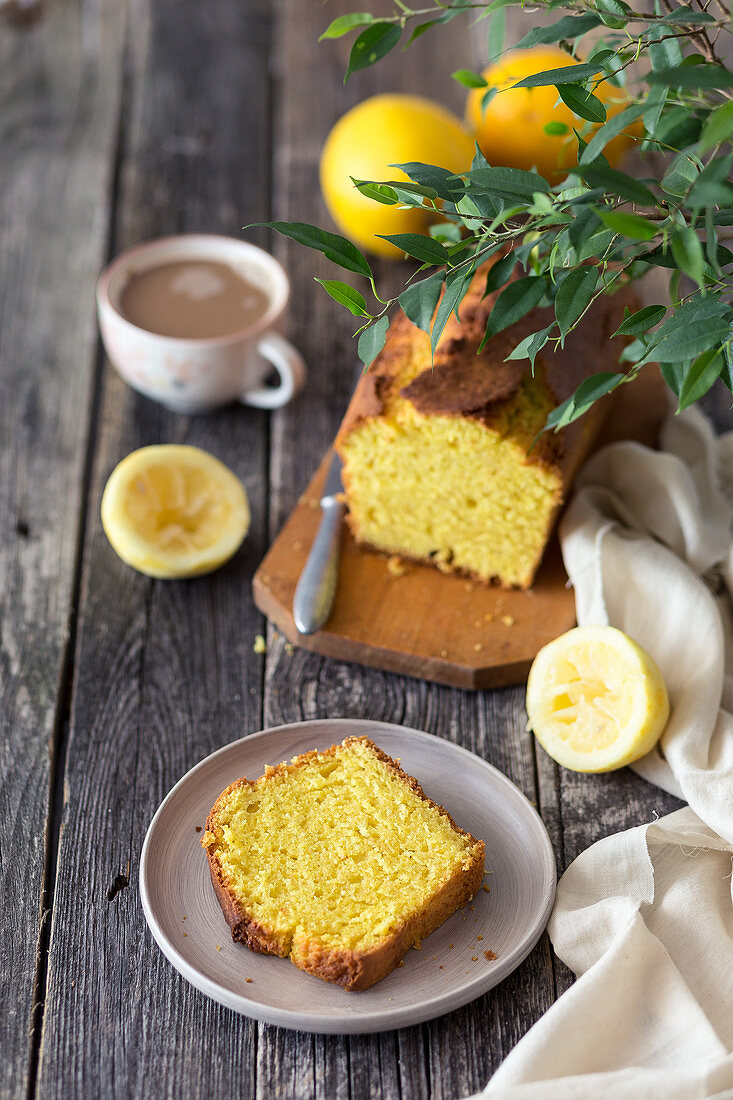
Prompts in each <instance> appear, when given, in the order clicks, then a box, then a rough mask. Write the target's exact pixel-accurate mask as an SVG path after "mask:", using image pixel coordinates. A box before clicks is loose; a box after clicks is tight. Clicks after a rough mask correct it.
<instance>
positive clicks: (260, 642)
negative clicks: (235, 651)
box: [252, 634, 267, 653]
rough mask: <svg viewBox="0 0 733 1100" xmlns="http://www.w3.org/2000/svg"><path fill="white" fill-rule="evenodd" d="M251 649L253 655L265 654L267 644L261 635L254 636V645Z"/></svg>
mask: <svg viewBox="0 0 733 1100" xmlns="http://www.w3.org/2000/svg"><path fill="white" fill-rule="evenodd" d="M252 649H253V651H254V652H255V653H267V642H266V641H265V639H264V636H263V635H262V634H256V635H255V644H254V645H253V646H252Z"/></svg>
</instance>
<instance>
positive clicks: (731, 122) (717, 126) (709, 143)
mask: <svg viewBox="0 0 733 1100" xmlns="http://www.w3.org/2000/svg"><path fill="white" fill-rule="evenodd" d="M731 138H733V100H728V102H727V103H723V104H721V106H720V107H716V108H715V110H714V111H712V112H711V113H710V114H709V115H708V117H707V119H706V121H705V125H704V126H703V128H702V134H701V135H700V152H701V153H707V151H708V149H712V148H713V146H714V145H720V144H721V143H722V142H724V141H730V140H731Z"/></svg>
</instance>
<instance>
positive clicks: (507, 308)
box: [478, 275, 547, 351]
mask: <svg viewBox="0 0 733 1100" xmlns="http://www.w3.org/2000/svg"><path fill="white" fill-rule="evenodd" d="M546 290H547V279H546V278H545V277H544V276H543V275H527V276H525V277H524V278H523V279H517V280H516V282H514V283H509V285H508V286H505V287H504V289H503V290H502V291H501V292H500V294H499V296H498V298H497V299H496V301H495V302H494V308H493V309H492V311H491V313H490V314H489V320H488V323H487V325H486V331H485V332H484V335H483V339H482V340H481V343H480V345H479V349H478V350H479V351H481V349H482V348H483V347H484V346H485V344H486V341H487V340H490V339H491V337H492V336H496V334H497V333H499V332H503V330H504V329H505V328H509V326H510V325H513V324H516V322H517V321H519V320H521V318H522V317H524V316H525V315H526V314H527V313H529V311H530V310H532V309H534V307H535V306H536V305H537V304H538V303H539V301H540V299H541V298H542V296H543V294H544V293H545V291H546Z"/></svg>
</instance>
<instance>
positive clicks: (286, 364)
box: [241, 332, 306, 409]
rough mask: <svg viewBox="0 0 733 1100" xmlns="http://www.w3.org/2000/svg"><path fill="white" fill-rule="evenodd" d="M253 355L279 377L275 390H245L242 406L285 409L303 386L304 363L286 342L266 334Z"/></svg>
mask: <svg viewBox="0 0 733 1100" xmlns="http://www.w3.org/2000/svg"><path fill="white" fill-rule="evenodd" d="M257 351H258V352H259V354H260V355H261V356H262V358H263V359H267V361H268V363H272V365H273V367H274V368H275V370H276V371H277V373H278V374H279V375H280V385H279V386H260V387H259V389H255V390H247V392H246V393H243V394H242V396H241V400H242V401H243V402H244V404H245V405H254V407H255V408H256V409H279V408H280V406H281V405H287V403H288V401H290V400H291V399H292V398H293V397H295V395H296V394H297V393H300V391H301V390H302V388H303V386H304V385H305V378H306V367H305V360H304V359H303V356H302V355H301V354H300V352H299V351H298V350H297V348H294V347H293V345H292V344H291V343H290V341H289V340H286V339H285V337H284V336H280V335H279V334H278V333H276V332H268V334H267V336H263V337H262V339H261V340H260V341H259V343H258V344H257Z"/></svg>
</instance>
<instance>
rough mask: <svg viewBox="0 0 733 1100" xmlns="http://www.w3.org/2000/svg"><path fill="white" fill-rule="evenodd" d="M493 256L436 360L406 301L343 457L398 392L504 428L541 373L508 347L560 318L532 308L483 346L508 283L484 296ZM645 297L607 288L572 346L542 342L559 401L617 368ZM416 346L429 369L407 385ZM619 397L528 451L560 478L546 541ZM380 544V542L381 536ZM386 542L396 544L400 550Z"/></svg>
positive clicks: (360, 388) (425, 411) (424, 410)
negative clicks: (625, 333)
mask: <svg viewBox="0 0 733 1100" xmlns="http://www.w3.org/2000/svg"><path fill="white" fill-rule="evenodd" d="M492 262H493V261H492ZM490 266H491V264H487V265H484V266H483V267H481V268H480V269H479V271H478V272H477V273H476V274H475V276H474V277H473V279H472V281H471V285H470V287H469V290H468V292H467V294H466V296H465V298H464V301H463V303H462V305H461V307H460V318H461V320H460V322H458V321H457V320H456V318H455V315H454V314H452V315H451V317H450V319H449V321H448V323H447V324H446V326H445V329H444V331H443V334H442V336H441V339H440V341H439V344H438V347H437V349H436V353H435V357H434V361H433V363H432V365H431V361H430V341H429V337H428V336H427V334H426V333H424V332H422V331H421V330H420V329H418V328H417V327H416V326H415V325H413V324H412V322H411V321H410V320H409V319H408V318H407V316H406V315H405V314H404V312H403V311H402V310H399V311H398V312H397V313H396V315H395V316H394V318H393V320H392V322H391V324H390V327H389V330H388V333H387V339H386V343H385V346H384V348H383V350H382V352H381V353H380V355H379V356H377V358H376V359H375V361H374V363H373V364H372V366H371V367H370V368H369V370H368V371H367V372H365V373H364V374H363V375H362V376H361V378H360V380H359V383H358V384H357V387H356V389H355V392H354V394H353V396H352V399H351V402H350V404H349V407H348V409H347V411H346V415H345V417H344V419H343V422H342V424H341V427H340V429H339V431H338V434H337V436H336V441H335V449H336V451H337V452H338V453H339V454H340V455H341V457H342V458H345V453H344V444H345V442H346V441H347V440H348V437H349V436H350V434H351V433H352V432H353V431H354V430H355V429H356V428H357V427H358V426H359V425H360V424H362V423H364V422H365V421H367V420H371V419H374V418H379V417H380V416H382V414H383V413H384V411H385V408H386V407H387V405H388V403H389V401H390V399H392V398H394V397H396V396H399V397H401V398H403V399H405V400H407V401H408V402H409V403H410V404H411V405H412V406H413V407H414V408H415V409H416V410H417V412H418V413H420V414H422V415H424V416H447V417H456V418H462V419H464V420H468V421H474V422H477V423H479V424H481V425H483V426H484V427H486V428H487V429H489V430H491V429H492V428H496V429H497V430H499V431H500V430H501V424H502V417H503V416H504V414H505V411H506V408H507V406H508V405H510V404H511V403H512V402H513V401H515V400H516V399H517V396H518V394H519V391H520V388H521V387H522V386H523V385H525V384H527V382H528V380H530V379H531V374H532V372H531V367H530V364H529V361H528V360H526V359H525V360H511V361H509V362H507V361H506V359H507V356H508V355H509V354H510V353H511V352H512V351H513V350H514V348H515V347H517V345H518V344H519V343H520V342H521V341H522V340H523V339H524V338H525V337H526V336H528V335H530V334H531V333H533V332H537V331H539V330H540V329H542V328H545V327H547V326H549V325H550V324H551V323H552V322H553V321H554V309H553V308H552V307H547V308H545V309H536V310H533V311H532V312H531V313H530V314H528V315H527V316H525V317H523V318H522V319H521V320H520V321H519V322H517V323H516V324H515V325H512V326H510V327H509V328H507V329H505V330H504V331H502V332H500V333H498V334H497V335H496V336H494V337H492V338H491V339H490V340H489V341H487V343H486V346H485V347H484V348H483V350H482V351H481V352H480V353H478V354H477V349H478V347H479V344H480V342H481V339H482V337H483V333H484V330H485V328H486V322H487V320H488V317H489V314H490V313H491V310H492V309H493V306H494V303H495V301H496V298H497V296H498V293H499V291H494V292H492V293H491V294H489V295H487V296H486V297H483V292H484V289H485V285H486V275H487V272H488V269H489V267H490ZM638 304H639V303H638V301H637V299H636V297H635V295H634V294H633V292H632V291H631V290H630V289H628V288H625V289H622V290H620V291H619V292H618V293H616V294H615V295H613V296H604V297H601V298H600V299H599V300H598V301H597V302H595V303H594V305H593V306H592V307H591V309H590V311H589V314H588V316H587V317H586V318H585V319H584V321H583V324H582V325H580V326H579V327H578V328H577V329H575V330H574V331H572V332H571V333H569V334H568V336H567V338H566V340H565V347H564V348H563V349H561V350H560V352H559V353H558V354H555V353H554V352H553V351H552V349H551V348H548V346H545V348H543V349H541V351H540V352H539V353H538V355H537V357H536V361H535V376H536V377H537V378H538V380H539V382H540V384H541V385H544V386H545V387H546V389H547V390H548V391H549V394H550V396H551V398H552V402H553V404H554V405H559V404H561V403H562V402H563V401H565V400H566V399H567V398H568V397H569V396H570V395H571V394H572V393H573V392H574V391H575V390H576V389H577V387H578V386H579V385H580V383H581V382H582V381H583V380H584V379H585V378H586V377H588V376H589V375H591V374H595V373H597V372H600V371H614V370H616V369H618V356H619V353H620V350H621V348H622V344H621V342H620V341H619V342H612V341H611V340H610V337H611V335H612V334H613V333H614V332H615V331H616V329H617V328H618V326H619V325H620V324H621V321H622V320H623V315H624V307H629V308H630V309H632V310H634V309H637V308H638ZM416 356H417V357H419V358H420V359H422V360H423V361H424V362H425V367H424V369H422V370H419V371H418V372H417V373H416V374H415V376H414V377H412V379H411V380H410V381H409V382H408V384H407V385H401V381H400V380H401V377H402V376H403V370H404V365H405V363H406V362H409V360H410V359H411V358H412V359H414V358H415V357H416ZM612 405H613V395H611V396H610V397H607V398H605V399H603V400H601V401H599V402H596V404H595V405H593V407H592V408H591V409H590V410H589V411H588V412H587V413H586V414H585V415H584V416H583V417H581V418H580V419H579V420H576V421H574V422H573V423H572V424H569V425H568V426H567V427H565V428H564V429H562V431H560V432H558V433H554V432H547V433H544V434H543V435H541V436H540V437H539V438H538V439H537V441H536V443H535V445H534V447H533V448H532V450H531V451H530V452H529V453H527V455H526V462H527V464H529V465H535V466H537V467H540V468H542V469H544V470H547V471H549V472H551V473H553V474H554V475H556V477H557V478H558V481H559V486H558V491H557V496H556V502H555V508H554V512H553V514H552V515H551V516H550V518H549V522H548V524H547V530H546V532H545V536H546V537H545V542H546V541H547V539H549V536H550V533H551V531H552V528H553V526H554V522H555V520H556V518H557V514H558V512H559V510H560V508H561V506H562V503H563V500H564V496H565V493H566V491H567V489H568V487H569V485H570V483H571V482H572V480H573V478H574V477H575V474H576V472H577V470H578V469H579V467H580V465H581V464H582V462H583V461H584V459H585V458H586V457H587V455H588V453H589V451H590V448H591V447H592V445H593V442H594V440H595V438H596V436H597V434H598V431H599V429H600V427H601V426H602V423H603V421H604V420H605V418H606V416H607V414H608V413H609V411H610V409H611V408H612ZM343 477H344V485H345V488H346V495H347V498H348V495H349V470H348V464H345V467H344V473H343ZM348 520H349V523H350V526H351V527H352V531H353V532H354V535H355V537H356V538H357V540H359V541H366V540H365V539H363V538H362V537H361V536H360V532H359V530H358V529H357V528H356V526H355V524H354V522H353V520H352V518H351V516H349V517H348ZM376 549H381V548H380V547H379V546H377V547H376ZM384 549H385V550H386V551H387V552H390V553H391V552H397V551H396V550H388V549H387V548H386V547H385V548H384ZM543 550H544V547H542V548H541V549H540V552H539V554H538V555H537V559H536V561H535V564H534V570H536V568H537V567H538V565H539V561H540V559H541V557H542V552H543ZM399 553H400V555H401V556H402V557H405V558H409V557H410V556H411V555H410V554H409V553H408V552H406V551H405V550H404V548H400V549H399ZM416 560H419V561H422V560H427V559H423V558H417V559H416ZM534 570H533V575H534ZM451 571H452V570H451ZM460 571H461V572H467V573H468V574H469V575H470V576H472V577H473V578H474V579H476V580H478V581H479V582H481V583H487V581H488V580H489V578H487V577H484V576H481V575H480V574H477V573H473V572H471V571H470V570H460ZM491 579H497V578H491Z"/></svg>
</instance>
